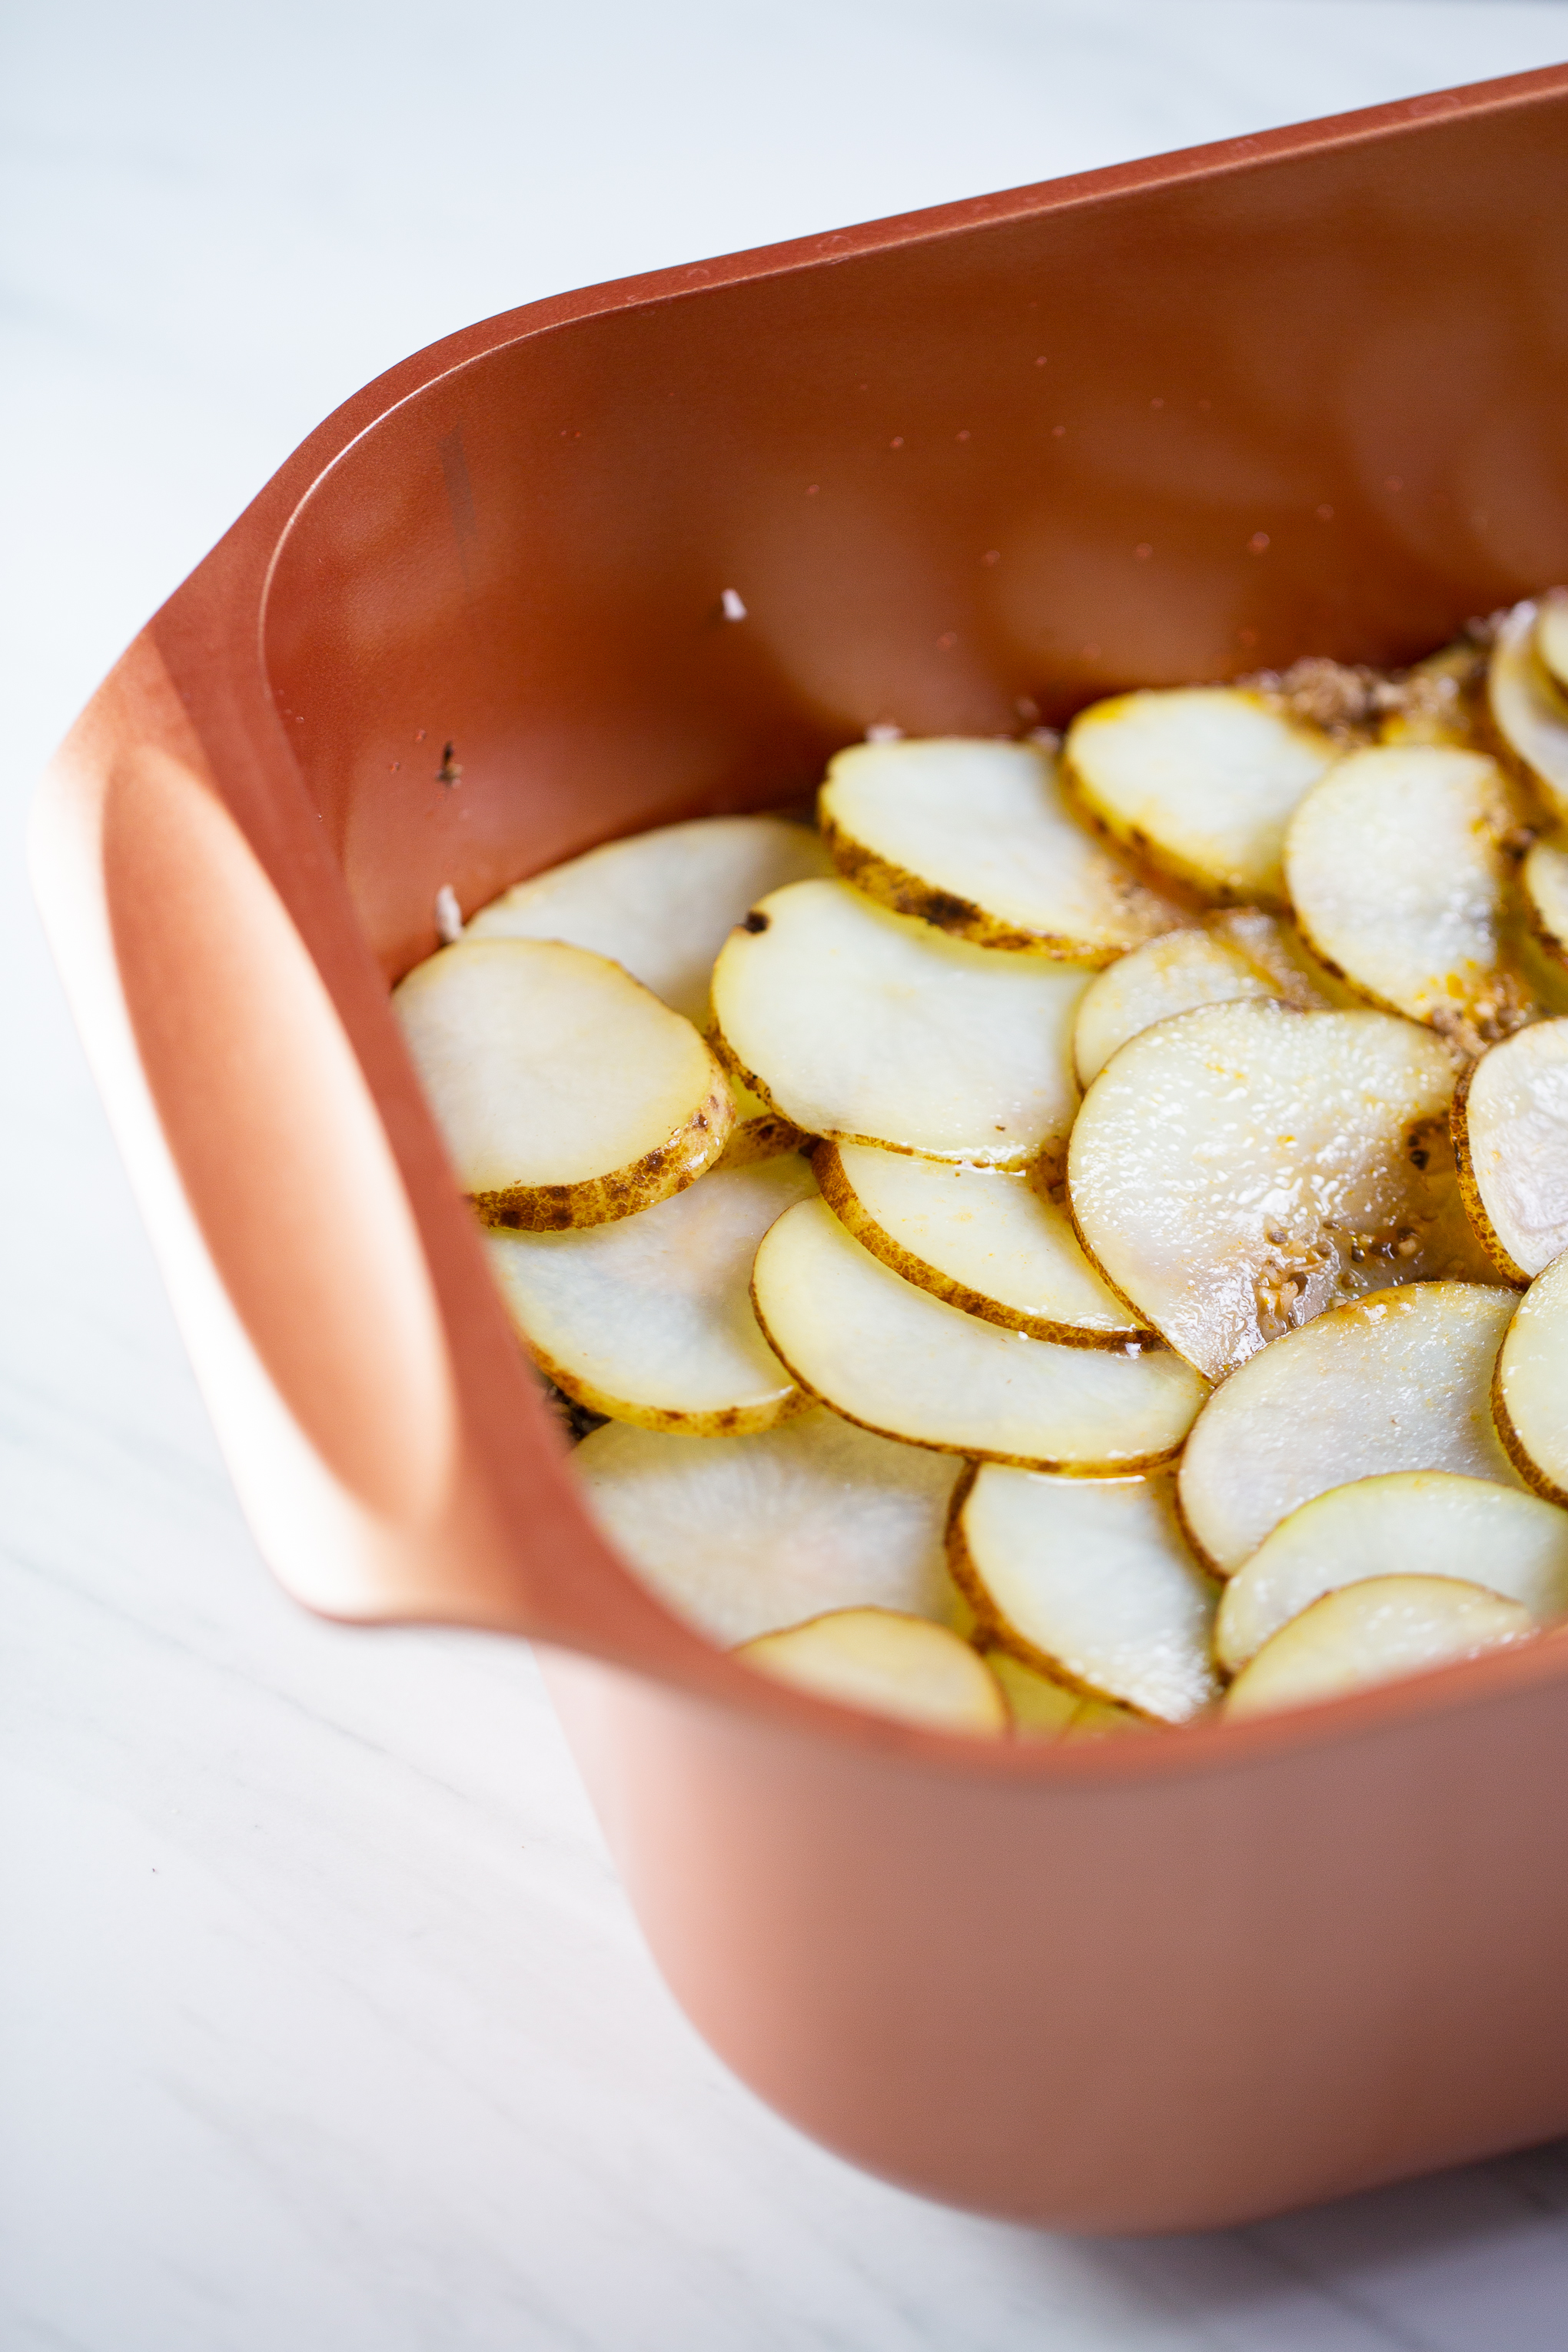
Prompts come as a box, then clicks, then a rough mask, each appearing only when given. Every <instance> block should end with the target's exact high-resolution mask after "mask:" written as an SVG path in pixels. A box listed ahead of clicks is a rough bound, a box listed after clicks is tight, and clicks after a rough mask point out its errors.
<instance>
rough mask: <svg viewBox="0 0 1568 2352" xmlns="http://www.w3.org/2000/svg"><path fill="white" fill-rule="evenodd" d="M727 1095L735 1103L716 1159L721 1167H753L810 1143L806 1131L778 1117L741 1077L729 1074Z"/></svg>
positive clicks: (801, 1148)
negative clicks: (726, 1138)
mask: <svg viewBox="0 0 1568 2352" xmlns="http://www.w3.org/2000/svg"><path fill="white" fill-rule="evenodd" d="M726 1075H728V1074H726ZM730 1096H731V1101H732V1102H733V1103H734V1106H735V1124H734V1126H733V1127H732V1128H731V1129H730V1140H729V1142H728V1143H727V1144H726V1145H725V1146H724V1150H723V1156H722V1157H721V1159H720V1160H719V1161H718V1163H717V1164H718V1166H719V1167H720V1168H721V1169H722V1168H755V1167H757V1166H758V1165H759V1164H760V1163H761V1162H762V1161H763V1160H780V1159H782V1158H783V1157H784V1154H785V1153H786V1152H789V1151H804V1150H805V1149H806V1148H807V1146H808V1145H809V1144H810V1142H811V1138H810V1136H809V1135H806V1134H805V1133H803V1132H802V1130H801V1129H799V1128H798V1127H796V1126H795V1124H794V1122H793V1121H792V1120H790V1119H787V1118H780V1117H779V1114H778V1112H777V1111H776V1110H772V1109H770V1108H769V1107H768V1105H767V1104H766V1103H765V1102H763V1098H762V1097H761V1095H755V1094H753V1093H752V1089H751V1087H748V1086H747V1085H745V1084H744V1082H743V1081H742V1079H740V1078H737V1077H732V1076H731V1078H730Z"/></svg>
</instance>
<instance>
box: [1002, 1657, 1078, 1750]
mask: <svg viewBox="0 0 1568 2352" xmlns="http://www.w3.org/2000/svg"><path fill="white" fill-rule="evenodd" d="M980 1654H981V1656H982V1657H983V1658H984V1661H985V1663H986V1664H987V1665H988V1666H989V1667H990V1669H991V1671H992V1673H993V1674H994V1675H995V1677H996V1680H997V1681H998V1683H999V1684H1000V1685H1001V1686H1002V1696H1003V1697H1004V1698H1005V1700H1006V1702H1007V1713H1008V1716H1009V1717H1010V1718H1011V1720H1012V1725H1013V1737H1014V1738H1015V1739H1062V1738H1066V1736H1067V1734H1068V1730H1069V1728H1070V1727H1071V1725H1072V1722H1073V1719H1074V1717H1076V1716H1077V1714H1078V1712H1079V1708H1080V1707H1081V1706H1082V1705H1083V1698H1082V1695H1081V1693H1079V1692H1078V1691H1076V1690H1069V1689H1068V1686H1067V1685H1066V1684H1065V1683H1058V1682H1053V1681H1052V1679H1051V1677H1050V1675H1042V1674H1039V1673H1037V1671H1036V1669H1035V1668H1034V1667H1033V1666H1026V1665H1025V1664H1024V1663H1023V1660H1022V1659H1021V1658H1016V1657H1014V1655H1013V1654H1012V1652H1011V1651H1010V1650H1001V1649H987V1648H983V1649H982V1650H981V1653H980Z"/></svg>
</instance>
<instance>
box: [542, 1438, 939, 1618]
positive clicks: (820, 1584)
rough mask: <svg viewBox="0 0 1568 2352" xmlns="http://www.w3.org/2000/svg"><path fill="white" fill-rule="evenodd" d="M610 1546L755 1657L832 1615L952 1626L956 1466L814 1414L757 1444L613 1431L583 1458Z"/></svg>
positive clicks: (592, 1443) (578, 1461)
mask: <svg viewBox="0 0 1568 2352" xmlns="http://www.w3.org/2000/svg"><path fill="white" fill-rule="evenodd" d="M572 1466H573V1468H574V1471H575V1472H576V1473H577V1474H578V1475H579V1476H580V1477H581V1478H582V1480H583V1486H584V1499H585V1500H586V1502H587V1505H588V1508H589V1510H590V1511H591V1512H592V1514H593V1516H594V1517H595V1520H596V1521H597V1522H598V1524H599V1526H600V1527H601V1528H603V1530H604V1532H605V1535H606V1536H607V1537H608V1538H609V1539H610V1541H611V1542H612V1543H613V1544H614V1545H615V1546H616V1549H617V1550H618V1551H620V1552H621V1553H622V1554H623V1555H624V1556H625V1558H626V1561H627V1563H628V1565H629V1566H630V1567H631V1568H633V1569H634V1570H636V1571H637V1574H638V1575H639V1576H640V1577H642V1578H643V1579H644V1580H645V1581H646V1582H647V1584H649V1585H651V1587H652V1588H653V1590H654V1591H655V1592H657V1593H658V1597H659V1599H660V1600H661V1601H664V1603H665V1604H666V1606H667V1607H668V1608H669V1609H671V1610H673V1611H674V1612H675V1614H676V1615H677V1616H679V1617H683V1618H685V1619H686V1620H687V1621H688V1622H689V1623H691V1624H694V1625H696V1626H697V1627H698V1628H699V1629H700V1631H701V1632H702V1633H707V1634H709V1635H710V1637H711V1638H712V1639H713V1640H714V1641H717V1642H723V1643H734V1642H747V1641H750V1640H751V1639H752V1636H753V1635H755V1634H758V1633H773V1632H775V1631H776V1630H777V1629H778V1628H779V1627H780V1626H782V1625H798V1624H799V1623H800V1622H802V1620H803V1619H805V1618H807V1617H814V1616H817V1615H820V1613H821V1612H823V1611H824V1610H828V1609H844V1608H854V1607H860V1606H867V1607H877V1608H882V1609H896V1610H900V1611H903V1612H906V1613H908V1614H911V1615H915V1616H921V1617H929V1618H931V1620H932V1621H933V1622H939V1623H943V1624H945V1623H948V1622H951V1621H952V1618H953V1617H954V1615H955V1614H956V1611H957V1603H958V1595H957V1593H956V1592H955V1591H954V1590H953V1587H952V1580H951V1578H950V1577H949V1574H948V1570H947V1561H946V1556H945V1552H944V1549H943V1529H944V1528H945V1526H946V1523H947V1515H948V1507H949V1504H950V1501H951V1498H952V1490H953V1487H954V1485H955V1484H956V1482H957V1480H958V1477H959V1475H960V1468H959V1465H958V1464H957V1463H956V1462H953V1461H952V1460H950V1459H949V1458H947V1457H946V1456H944V1455H942V1454H928V1453H923V1452H921V1450H920V1449H919V1448H918V1447H916V1446H912V1445H890V1444H889V1443H888V1441H887V1440H886V1439H885V1438H881V1437H875V1436H873V1435H872V1434H871V1433H869V1432H868V1431H867V1430H864V1429H856V1428H855V1427H853V1425H852V1424H851V1423H848V1422H847V1421H842V1420H840V1419H839V1418H838V1416H837V1414H836V1413H831V1412H822V1411H820V1410H816V1411H814V1412H808V1413H804V1414H802V1415H801V1417H800V1418H799V1419H798V1420H795V1421H790V1422H786V1423H784V1426H783V1427H781V1428H775V1429H770V1430H767V1431H765V1432H763V1434H761V1435H760V1436H755V1437H667V1436H663V1435H658V1434H656V1433H654V1432H653V1431H651V1430H646V1429H637V1428H634V1427H632V1426H631V1425H630V1424H629V1423H625V1422H610V1423H607V1424H606V1425H605V1427H604V1428H603V1429H597V1430H595V1432H594V1433H593V1435H592V1436H591V1437H585V1438H584V1440H583V1443H582V1444H581V1445H580V1446H578V1448H577V1450H576V1452H575V1453H574V1454H573V1456H572Z"/></svg>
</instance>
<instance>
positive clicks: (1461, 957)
mask: <svg viewBox="0 0 1568 2352" xmlns="http://www.w3.org/2000/svg"><path fill="white" fill-rule="evenodd" d="M1522 814H1523V811H1522V808H1521V805H1520V803H1519V801H1518V799H1517V796H1516V795H1515V793H1513V792H1512V790H1511V789H1510V786H1509V785H1508V783H1507V782H1506V780H1505V779H1504V777H1503V774H1502V772H1501V770H1500V768H1499V767H1498V765H1497V762H1496V761H1493V760H1489V759H1486V758H1484V757H1483V756H1482V755H1481V753H1479V751H1459V750H1457V749H1456V748H1455V747H1454V746H1453V745H1451V744H1441V743H1406V744H1375V745H1373V746H1372V748H1370V749H1369V750H1366V751H1352V752H1351V754H1350V755H1349V757H1348V758H1346V759H1344V760H1342V761H1340V763H1339V765H1338V766H1337V767H1336V768H1334V769H1333V770H1332V772H1331V773H1330V774H1328V775H1326V776H1324V777H1323V778H1322V780H1321V782H1319V783H1317V784H1314V785H1313V787H1312V789H1311V791H1310V793H1307V794H1306V796H1305V798H1304V799H1303V800H1302V801H1301V803H1300V806H1299V807H1298V809H1297V811H1296V814H1295V815H1294V816H1293V817H1292V818H1291V820H1290V827H1289V833H1288V834H1287V835H1286V840H1285V877H1286V880H1287V882H1288V884H1289V891H1290V897H1291V899H1292V901H1293V903H1294V906H1295V908H1296V919H1297V921H1298V922H1299V923H1300V926H1301V930H1302V934H1303V936H1304V938H1305V939H1306V941H1307V944H1308V945H1309V947H1310V948H1311V950H1313V952H1314V953H1315V954H1316V955H1318V956H1321V959H1322V961H1324V963H1326V964H1327V965H1328V967H1329V969H1330V970H1331V971H1336V972H1339V973H1341V974H1342V976H1343V977H1344V978H1345V979H1346V980H1348V981H1349V982H1351V984H1352V987H1354V988H1356V989H1358V990H1359V991H1360V992H1361V993H1362V994H1363V996H1365V997H1366V998H1367V999H1368V1000H1369V1002H1371V1003H1374V1004H1377V1005H1381V1006H1382V1007H1383V1009H1384V1011H1385V1012H1390V1013H1405V1014H1407V1015H1408V1016H1409V1018H1410V1019H1411V1020H1412V1021H1425V1022H1426V1023H1428V1024H1430V1025H1431V1026H1432V1027H1433V1028H1436V1029H1442V1030H1446V1031H1448V1032H1453V1031H1455V1030H1456V1029H1458V1026H1459V1024H1461V1023H1463V1024H1469V1026H1471V1027H1472V1028H1474V1030H1475V1031H1476V1032H1477V1033H1478V1034H1479V1036H1481V1037H1488V1036H1497V1035H1501V1034H1506V1033H1507V1031H1508V1029H1509V1028H1510V1026H1512V1025H1514V1024H1515V1023H1516V1022H1517V1021H1518V1019H1519V1017H1520V1015H1521V1012H1522V1010H1523V1004H1524V998H1523V992H1522V990H1521V985H1520V982H1519V980H1518V977H1517V975H1516V974H1515V973H1513V972H1512V971H1510V970H1509V969H1508V967H1507V964H1506V962H1505V960H1504V955H1503V947H1502V934H1503V920H1504V912H1505V894H1506V891H1507V887H1508V884H1509V881H1510V877H1511V873H1512V867H1511V866H1510V860H1509V857H1508V856H1507V853H1506V850H1505V848H1504V844H1505V842H1507V841H1508V840H1509V839H1510V836H1512V835H1514V834H1515V832H1516V830H1517V828H1518V826H1519V824H1520V822H1521V816H1522Z"/></svg>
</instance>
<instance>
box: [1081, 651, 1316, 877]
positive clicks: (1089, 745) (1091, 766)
mask: <svg viewBox="0 0 1568 2352" xmlns="http://www.w3.org/2000/svg"><path fill="white" fill-rule="evenodd" d="M1064 757H1065V760H1066V762H1067V766H1068V772H1069V775H1070V779H1071V782H1072V784H1073V785H1074V787H1075V788H1076V790H1077V791H1078V792H1079V794H1080V795H1081V797H1082V798H1083V800H1084V801H1085V802H1086V803H1087V804H1088V806H1089V808H1090V810H1092V812H1093V813H1094V814H1095V815H1096V816H1097V817H1099V818H1100V821H1101V823H1102V824H1105V825H1106V827H1107V828H1108V829H1109V831H1110V833H1111V834H1112V835H1114V837H1115V838H1116V839H1117V840H1118V841H1122V842H1125V843H1126V844H1127V845H1129V846H1130V847H1131V849H1133V850H1134V851H1136V852H1138V853H1139V854H1140V855H1144V856H1149V857H1151V858H1152V859H1153V860H1154V861H1155V862H1156V863H1157V864H1158V865H1160V866H1163V868H1165V870H1166V871H1168V872H1170V873H1172V874H1175V875H1177V876H1179V877H1182V879H1184V880H1185V881H1188V882H1194V883H1196V884H1197V886H1198V887H1199V888H1200V889H1203V890H1206V891H1208V892H1210V893H1211V894H1212V895H1214V896H1216V897H1220V898H1250V899H1257V900H1258V902H1259V903H1261V904H1263V905H1266V906H1275V907H1277V906H1282V905H1283V904H1284V901H1285V881H1284V876H1283V874H1282V872H1281V870H1280V863H1279V858H1280V851H1281V849H1282V848H1283V845H1284V840H1285V827H1286V825H1287V824H1288V823H1289V817H1290V813H1291V811H1292V810H1293V809H1294V808H1295V806H1296V803H1297V802H1298V801H1299V800H1300V798H1301V796H1302V794H1303V793H1306V792H1307V791H1309V790H1310V787H1311V786H1312V785H1313V784H1315V783H1316V782H1317V781H1318V779H1319V777H1320V776H1321V775H1322V774H1323V773H1324V772H1325V770H1327V769H1328V768H1329V767H1331V765H1332V763H1333V761H1334V760H1335V759H1336V758H1337V757H1338V746H1337V745H1336V744H1335V743H1333V742H1332V741H1331V739H1330V738H1329V737H1328V736H1327V735H1323V734H1321V733H1320V732H1319V731H1318V730H1317V729H1315V728H1311V727H1304V726H1301V725H1300V724H1298V723H1297V722H1295V721H1293V720H1292V719H1289V718H1287V717H1286V716H1285V715H1284V713H1283V712H1281V711H1280V710H1279V709H1276V708H1274V707H1273V705H1271V704H1270V703H1269V702H1268V700H1267V699H1266V698H1265V697H1263V696H1262V695H1259V694H1253V693H1250V692H1248V691H1247V690H1246V689H1245V688H1239V687H1175V688H1163V689H1161V690H1158V691H1145V692H1142V693H1138V694H1121V695H1116V696H1114V697H1113V698H1111V699H1110V701H1107V702H1096V703H1093V704H1091V705H1090V707H1089V709H1087V710H1081V711H1079V715H1078V717H1077V718H1076V719H1074V720H1073V722H1072V725H1071V726H1070V727H1069V728H1068V736H1067V743H1066V747H1065V752H1064Z"/></svg>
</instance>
